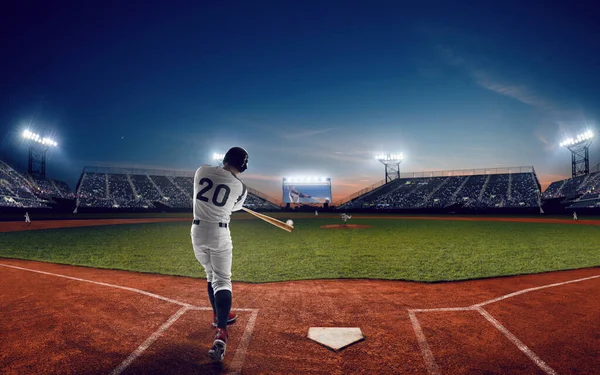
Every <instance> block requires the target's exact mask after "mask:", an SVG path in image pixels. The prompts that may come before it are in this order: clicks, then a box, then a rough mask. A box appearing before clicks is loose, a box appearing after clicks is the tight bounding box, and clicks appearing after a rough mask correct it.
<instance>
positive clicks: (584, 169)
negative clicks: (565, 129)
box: [560, 130, 595, 177]
mask: <svg viewBox="0 0 600 375" xmlns="http://www.w3.org/2000/svg"><path fill="white" fill-rule="evenodd" d="M594 137H595V134H594V132H593V131H592V130H587V131H585V132H584V133H581V134H579V135H577V136H576V137H574V138H567V139H565V140H563V141H562V142H561V143H560V147H566V148H568V149H569V151H571V176H572V177H578V176H584V175H588V174H590V145H591V144H592V142H593V141H594Z"/></svg>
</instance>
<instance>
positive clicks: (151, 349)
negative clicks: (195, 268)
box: [113, 306, 258, 375]
mask: <svg viewBox="0 0 600 375" xmlns="http://www.w3.org/2000/svg"><path fill="white" fill-rule="evenodd" d="M232 311H233V312H235V313H237V314H238V318H237V321H236V322H235V323H234V324H232V325H229V326H228V331H229V341H228V342H227V352H226V354H225V360H224V361H223V363H215V362H213V361H211V359H210V358H209V356H208V350H209V349H210V347H211V346H212V341H213V338H214V335H215V329H214V328H213V327H212V325H211V322H212V318H213V313H212V309H211V308H208V307H187V306H186V307H182V308H181V309H180V310H179V311H177V312H176V313H175V314H174V315H173V316H171V317H170V318H169V320H167V321H166V322H165V323H164V324H163V325H162V326H161V327H160V328H159V329H158V330H157V331H155V332H154V333H153V334H152V335H150V336H149V337H148V338H147V339H146V341H145V342H144V343H142V344H141V345H140V346H139V347H138V348H137V349H136V350H135V351H134V352H133V353H131V355H130V356H129V357H128V358H127V359H126V360H125V361H123V363H121V364H120V365H119V367H117V368H116V369H115V370H114V371H113V374H114V375H117V374H223V373H227V374H239V373H240V372H241V370H242V367H243V365H244V359H245V357H246V352H247V350H248V345H249V344H250V339H251V337H252V332H253V330H254V324H255V323H256V318H257V316H258V310H257V309H235V308H233V309H232Z"/></svg>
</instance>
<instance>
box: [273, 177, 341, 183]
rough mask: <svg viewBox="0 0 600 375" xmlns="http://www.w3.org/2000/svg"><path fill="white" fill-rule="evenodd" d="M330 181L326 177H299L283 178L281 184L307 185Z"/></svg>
mask: <svg viewBox="0 0 600 375" xmlns="http://www.w3.org/2000/svg"><path fill="white" fill-rule="evenodd" d="M330 180H331V179H330V178H328V177H316V176H300V177H284V178H283V182H287V183H289V182H300V183H309V182H327V181H330Z"/></svg>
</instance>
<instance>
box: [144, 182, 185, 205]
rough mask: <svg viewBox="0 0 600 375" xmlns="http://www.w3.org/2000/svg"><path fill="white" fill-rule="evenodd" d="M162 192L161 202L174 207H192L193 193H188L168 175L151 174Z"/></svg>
mask: <svg viewBox="0 0 600 375" xmlns="http://www.w3.org/2000/svg"><path fill="white" fill-rule="evenodd" d="M150 179H151V180H152V181H153V182H154V184H156V186H157V188H158V189H160V192H161V193H162V194H161V195H162V200H161V202H162V203H164V204H165V205H167V206H169V207H173V208H192V195H191V194H189V195H186V194H185V193H184V192H183V191H182V190H181V189H180V188H179V187H178V185H176V184H175V183H173V180H171V179H170V178H168V177H166V176H150Z"/></svg>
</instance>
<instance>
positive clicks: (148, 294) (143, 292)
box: [0, 263, 212, 310]
mask: <svg viewBox="0 0 600 375" xmlns="http://www.w3.org/2000/svg"><path fill="white" fill-rule="evenodd" d="M0 266H2V267H8V268H15V269H18V270H23V271H29V272H35V273H41V274H43V275H49V276H56V277H62V278H63V279H69V280H75V281H81V282H84V283H91V284H96V285H102V286H108V287H110V288H116V289H121V290H127V291H130V292H134V293H139V294H143V295H145V296H148V297H152V298H156V299H160V300H163V301H167V302H171V303H174V304H176V305H179V306H183V307H188V308H190V307H194V308H199V309H200V308H201V307H199V306H194V305H191V304H189V303H185V302H181V301H177V300H174V299H171V298H167V297H163V296H159V295H158V294H154V293H150V292H146V291H144V290H140V289H135V288H130V287H127V286H121V285H114V284H108V283H103V282H100V281H93V280H86V279H80V278H78V277H72V276H65V275H59V274H56V273H51V272H45V271H38V270H32V269H30V268H23V267H17V266H11V265H8V264H2V263H0ZM211 310H212V309H211Z"/></svg>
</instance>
